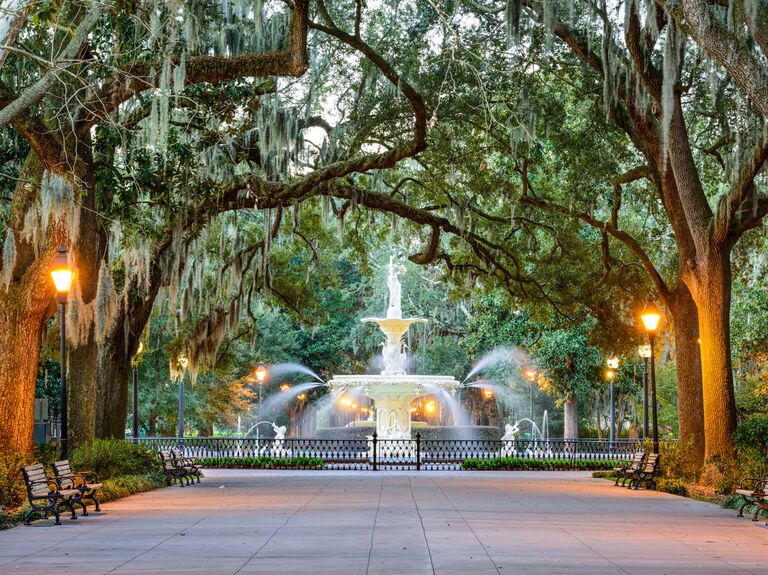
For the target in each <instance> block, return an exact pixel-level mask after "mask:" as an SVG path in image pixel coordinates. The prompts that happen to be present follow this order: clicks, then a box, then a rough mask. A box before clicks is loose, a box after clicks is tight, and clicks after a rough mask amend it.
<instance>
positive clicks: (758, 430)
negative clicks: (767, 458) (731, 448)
mask: <svg viewBox="0 0 768 575" xmlns="http://www.w3.org/2000/svg"><path fill="white" fill-rule="evenodd" d="M733 440H734V443H735V444H736V448H737V449H739V450H749V449H753V450H756V451H761V452H763V453H766V452H768V414H755V415H750V416H749V417H747V418H746V419H744V420H742V421H740V422H739V424H738V426H737V427H736V433H735V434H734V436H733Z"/></svg>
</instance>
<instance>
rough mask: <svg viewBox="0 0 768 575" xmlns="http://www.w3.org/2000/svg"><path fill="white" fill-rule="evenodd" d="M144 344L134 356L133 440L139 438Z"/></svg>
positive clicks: (140, 344) (140, 345)
mask: <svg viewBox="0 0 768 575" xmlns="http://www.w3.org/2000/svg"><path fill="white" fill-rule="evenodd" d="M143 350H144V344H143V343H141V342H139V348H138V349H137V350H136V355H134V356H133V362H132V363H133V439H138V438H139V355H141V352H142V351H143Z"/></svg>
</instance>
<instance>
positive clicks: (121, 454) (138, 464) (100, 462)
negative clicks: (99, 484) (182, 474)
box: [69, 439, 162, 480]
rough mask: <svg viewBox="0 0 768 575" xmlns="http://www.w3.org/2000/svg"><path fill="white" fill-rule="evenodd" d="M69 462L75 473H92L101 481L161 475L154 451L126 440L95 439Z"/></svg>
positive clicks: (79, 450) (80, 448) (73, 454)
mask: <svg viewBox="0 0 768 575" xmlns="http://www.w3.org/2000/svg"><path fill="white" fill-rule="evenodd" d="M69 459H70V462H71V463H72V467H73V469H75V470H77V469H87V470H89V471H93V472H95V473H97V474H98V475H99V478H100V479H101V480H105V479H109V478H111V477H118V476H121V475H147V474H149V473H153V472H161V471H162V468H161V466H160V460H159V459H158V457H157V454H156V453H155V452H154V451H152V450H150V449H147V448H146V447H144V446H143V445H136V444H134V443H131V442H130V441H125V440H123V439H96V440H94V442H93V444H91V445H82V446H80V447H78V448H77V449H75V450H74V451H73V452H72V454H71V456H70V458H69Z"/></svg>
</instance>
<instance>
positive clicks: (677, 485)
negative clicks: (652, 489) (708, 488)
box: [656, 478, 688, 497]
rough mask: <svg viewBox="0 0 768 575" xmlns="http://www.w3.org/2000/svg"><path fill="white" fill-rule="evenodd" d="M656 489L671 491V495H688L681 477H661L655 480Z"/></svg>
mask: <svg viewBox="0 0 768 575" xmlns="http://www.w3.org/2000/svg"><path fill="white" fill-rule="evenodd" d="M656 489H657V490H658V491H663V492H665V493H671V494H672V495H682V496H683V497H687V496H688V488H687V487H686V484H685V482H684V481H683V480H682V479H676V478H671V479H667V478H662V479H659V480H658V481H657V482H656Z"/></svg>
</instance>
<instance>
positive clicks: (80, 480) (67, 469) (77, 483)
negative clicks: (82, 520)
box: [53, 459, 102, 515]
mask: <svg viewBox="0 0 768 575" xmlns="http://www.w3.org/2000/svg"><path fill="white" fill-rule="evenodd" d="M53 476H54V478H55V479H56V484H57V485H58V487H59V489H77V490H78V491H80V493H81V494H82V496H81V497H80V506H81V507H82V508H83V515H88V510H87V509H86V508H85V504H86V502H89V501H90V502H91V503H93V504H94V506H95V508H96V511H101V508H100V507H99V500H98V499H97V498H96V492H97V491H98V490H99V489H101V487H102V483H101V482H100V481H99V476H98V475H96V473H94V472H93V471H73V470H72V467H71V466H70V465H69V460H68V459H65V460H64V461H56V462H55V463H54V464H53Z"/></svg>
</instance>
